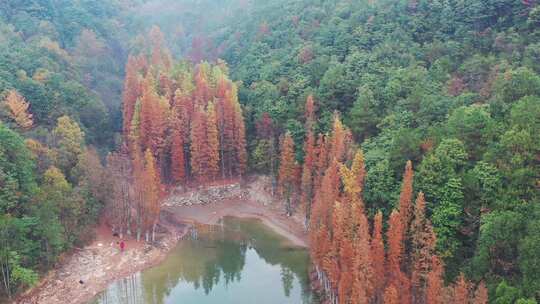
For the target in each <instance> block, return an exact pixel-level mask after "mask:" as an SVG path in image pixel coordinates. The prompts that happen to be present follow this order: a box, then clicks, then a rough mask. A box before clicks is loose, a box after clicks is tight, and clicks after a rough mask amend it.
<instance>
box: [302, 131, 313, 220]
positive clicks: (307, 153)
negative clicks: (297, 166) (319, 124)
mask: <svg viewBox="0 0 540 304" xmlns="http://www.w3.org/2000/svg"><path fill="white" fill-rule="evenodd" d="M315 157H316V155H315V137H314V136H313V132H312V131H311V130H308V134H307V136H306V140H305V142H304V164H303V166H302V177H301V191H302V194H301V199H300V200H301V204H302V207H303V208H304V220H305V221H304V223H305V226H306V227H308V223H309V218H310V215H311V204H312V200H313V194H314V187H313V186H314V185H313V174H314V172H313V170H314V162H315Z"/></svg>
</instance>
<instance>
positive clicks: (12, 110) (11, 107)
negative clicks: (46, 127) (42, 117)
mask: <svg viewBox="0 0 540 304" xmlns="http://www.w3.org/2000/svg"><path fill="white" fill-rule="evenodd" d="M4 103H5V107H6V108H7V110H8V112H9V116H10V118H11V119H12V120H13V121H14V122H15V123H16V124H17V126H18V127H19V128H21V129H22V130H28V129H30V128H31V127H32V125H33V124H34V121H33V120H32V114H30V112H29V110H28V107H29V103H28V102H27V101H26V100H24V97H23V96H21V95H20V94H19V93H18V92H17V91H15V90H10V91H9V92H8V93H7V96H6V98H5V101H4Z"/></svg>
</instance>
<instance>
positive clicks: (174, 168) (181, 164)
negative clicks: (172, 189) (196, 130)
mask: <svg viewBox="0 0 540 304" xmlns="http://www.w3.org/2000/svg"><path fill="white" fill-rule="evenodd" d="M171 178H172V180H173V182H175V183H184V182H185V179H186V160H185V156H184V138H183V136H182V133H181V132H180V130H179V129H174V130H173V132H172V142H171Z"/></svg>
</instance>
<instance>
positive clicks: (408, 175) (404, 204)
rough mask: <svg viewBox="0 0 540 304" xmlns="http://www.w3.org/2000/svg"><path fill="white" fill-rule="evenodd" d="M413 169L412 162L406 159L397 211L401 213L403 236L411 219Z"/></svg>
mask: <svg viewBox="0 0 540 304" xmlns="http://www.w3.org/2000/svg"><path fill="white" fill-rule="evenodd" d="M413 175H414V173H413V169H412V162H411V161H410V160H409V161H407V165H406V166H405V172H404V173H403V182H402V185H401V193H400V194H399V213H400V214H401V220H402V224H403V225H404V226H405V227H404V229H403V233H404V235H403V237H405V234H406V233H407V227H408V225H409V223H410V220H411V213H412V199H413Z"/></svg>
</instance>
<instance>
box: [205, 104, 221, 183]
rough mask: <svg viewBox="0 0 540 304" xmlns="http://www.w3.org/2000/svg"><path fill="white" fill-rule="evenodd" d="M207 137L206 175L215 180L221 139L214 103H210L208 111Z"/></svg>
mask: <svg viewBox="0 0 540 304" xmlns="http://www.w3.org/2000/svg"><path fill="white" fill-rule="evenodd" d="M206 117H207V119H206V137H207V142H206V143H207V149H208V168H207V170H206V175H207V176H208V178H209V179H211V180H214V179H215V178H216V177H217V174H218V172H219V139H218V129H217V117H216V110H215V107H214V103H212V102H210V103H208V107H207V109H206Z"/></svg>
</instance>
